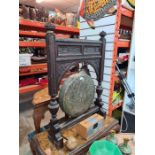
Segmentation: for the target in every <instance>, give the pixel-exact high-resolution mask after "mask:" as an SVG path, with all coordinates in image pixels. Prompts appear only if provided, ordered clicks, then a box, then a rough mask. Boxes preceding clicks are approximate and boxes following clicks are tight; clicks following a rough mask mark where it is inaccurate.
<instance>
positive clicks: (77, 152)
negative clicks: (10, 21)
mask: <svg viewBox="0 0 155 155" xmlns="http://www.w3.org/2000/svg"><path fill="white" fill-rule="evenodd" d="M112 129H113V130H116V132H119V130H120V126H119V125H118V121H117V120H115V119H113V118H111V117H108V116H107V117H106V119H105V121H104V125H103V130H102V131H99V132H98V133H96V134H94V136H93V137H91V138H90V139H88V140H85V139H83V138H82V137H81V136H80V135H77V133H76V125H75V126H72V127H71V128H68V129H65V130H62V131H61V133H62V135H63V137H70V136H73V137H75V138H76V140H77V143H78V145H77V147H76V148H75V149H74V150H72V151H69V150H68V149H67V148H66V147H65V146H64V147H63V148H61V149H57V148H56V147H55V146H54V145H53V144H52V142H51V141H50V140H49V139H48V131H44V132H42V133H39V134H37V135H35V136H34V137H33V139H32V140H31V141H30V146H31V148H32V150H33V153H34V155H48V153H47V152H49V155H50V154H57V155H61V154H63V155H84V154H85V153H86V152H88V149H89V147H90V145H91V144H92V143H93V142H94V141H95V140H98V139H101V138H104V137H105V136H107V135H108V134H109V133H110V130H112Z"/></svg>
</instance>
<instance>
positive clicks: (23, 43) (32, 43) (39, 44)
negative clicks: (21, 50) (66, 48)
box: [19, 41, 46, 48]
mask: <svg viewBox="0 0 155 155" xmlns="http://www.w3.org/2000/svg"><path fill="white" fill-rule="evenodd" d="M19 46H20V47H43V48H44V47H46V43H45V42H43V41H19Z"/></svg>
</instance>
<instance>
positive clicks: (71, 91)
mask: <svg viewBox="0 0 155 155" xmlns="http://www.w3.org/2000/svg"><path fill="white" fill-rule="evenodd" d="M94 95H95V85H94V82H93V80H92V79H91V77H90V76H88V75H87V74H86V73H85V72H84V71H81V72H79V73H76V74H74V75H71V76H70V77H69V78H68V79H67V80H66V81H65V82H64V85H63V86H62V87H61V89H60V96H59V102H60V107H61V109H62V110H63V111H64V112H65V113H66V114H67V115H69V116H71V117H76V116H79V115H80V114H82V113H84V112H85V111H87V110H88V108H89V107H90V105H91V104H92V103H93V100H94Z"/></svg>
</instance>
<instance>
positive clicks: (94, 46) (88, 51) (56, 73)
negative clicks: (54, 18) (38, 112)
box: [45, 24, 106, 148]
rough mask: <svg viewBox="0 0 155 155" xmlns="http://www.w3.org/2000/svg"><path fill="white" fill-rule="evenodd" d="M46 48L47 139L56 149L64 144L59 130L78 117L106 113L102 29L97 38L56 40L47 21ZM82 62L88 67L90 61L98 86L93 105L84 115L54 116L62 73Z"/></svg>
mask: <svg viewBox="0 0 155 155" xmlns="http://www.w3.org/2000/svg"><path fill="white" fill-rule="evenodd" d="M45 27H46V31H47V32H46V47H47V53H48V87H49V94H50V95H51V98H52V99H51V101H50V103H49V105H48V108H49V111H50V113H51V120H50V131H49V138H50V139H51V141H52V142H53V143H54V144H55V145H56V147H57V148H62V147H63V138H62V136H61V134H60V131H61V130H62V129H64V128H67V127H70V126H72V125H74V124H76V123H78V122H80V121H81V120H83V119H85V118H87V117H89V116H90V115H92V114H94V113H100V114H101V115H102V116H104V117H105V116H106V113H105V112H104V110H103V101H102V98H101V94H102V91H103V88H102V86H101V83H102V80H103V73H104V57H105V44H106V40H105V35H106V33H105V32H101V33H100V37H101V38H100V40H99V41H88V40H80V39H56V38H55V34H54V32H53V31H54V29H55V27H54V26H53V25H51V24H46V25H45ZM78 63H84V64H85V65H84V67H85V68H86V69H87V70H88V68H87V64H90V65H91V66H92V67H93V68H94V70H95V72H96V75H97V81H98V86H97V88H96V93H97V98H96V101H95V106H93V107H92V108H90V109H89V110H88V111H87V112H85V113H84V114H82V115H80V116H78V117H76V118H69V117H67V116H65V117H64V118H62V119H57V112H58V109H59V103H58V98H57V97H56V96H57V94H58V89H59V84H60V81H61V79H62V78H63V75H64V74H65V72H66V71H68V70H69V69H70V68H71V67H72V66H74V65H76V64H78Z"/></svg>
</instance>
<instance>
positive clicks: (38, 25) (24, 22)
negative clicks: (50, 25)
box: [19, 19, 79, 35]
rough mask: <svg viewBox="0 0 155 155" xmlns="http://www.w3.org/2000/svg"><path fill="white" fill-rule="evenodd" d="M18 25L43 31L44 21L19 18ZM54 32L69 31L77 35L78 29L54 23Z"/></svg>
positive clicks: (22, 27)
mask: <svg viewBox="0 0 155 155" xmlns="http://www.w3.org/2000/svg"><path fill="white" fill-rule="evenodd" d="M19 27H20V29H26V30H28V29H29V30H35V31H45V23H43V22H38V21H32V20H27V19H20V20H19ZM55 32H56V33H57V32H59V33H60V32H61V33H71V34H77V35H79V29H78V28H76V27H67V26H59V25H55Z"/></svg>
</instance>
